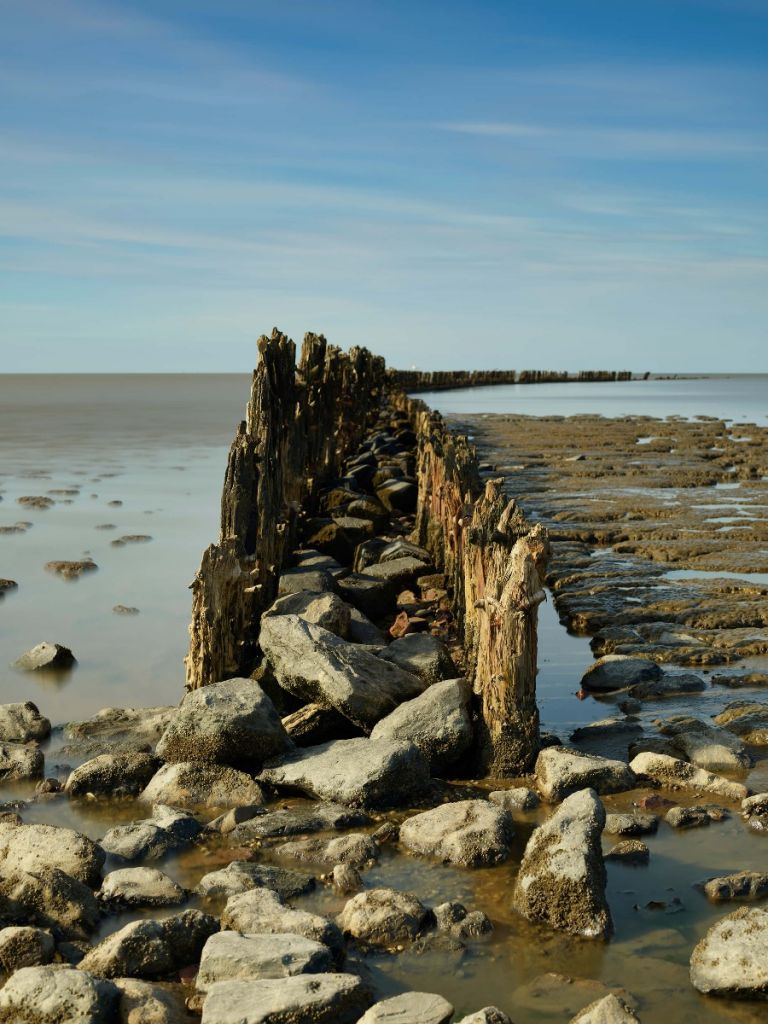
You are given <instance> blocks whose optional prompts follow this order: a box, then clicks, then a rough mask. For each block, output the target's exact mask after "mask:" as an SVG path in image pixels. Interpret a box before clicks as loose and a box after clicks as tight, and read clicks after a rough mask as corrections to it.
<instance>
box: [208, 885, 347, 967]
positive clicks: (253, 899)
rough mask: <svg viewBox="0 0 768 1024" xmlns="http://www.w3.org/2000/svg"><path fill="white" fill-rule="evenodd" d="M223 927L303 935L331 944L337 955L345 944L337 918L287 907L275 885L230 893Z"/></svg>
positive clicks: (247, 931)
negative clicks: (334, 921)
mask: <svg viewBox="0 0 768 1024" xmlns="http://www.w3.org/2000/svg"><path fill="white" fill-rule="evenodd" d="M221 927H222V928H229V929H231V930H232V931H236V932H242V933H243V934H244V935H282V934H285V933H295V934H296V935H303V936H305V938H308V939H313V940H314V941H315V942H322V943H323V944H324V945H326V946H328V948H329V949H331V950H332V951H333V953H334V955H335V956H336V958H337V959H338V958H339V957H340V956H341V955H342V952H343V948H344V944H343V942H342V938H341V932H340V931H339V929H338V928H337V927H336V925H335V924H333V922H331V921H328V920H326V918H324V917H320V916H319V914H310V913H308V912H307V911H306V910H293V909H291V907H286V906H285V905H284V904H283V901H282V900H281V899H280V897H279V896H278V895H277V893H276V892H273V891H272V890H271V889H251V890H250V891H249V892H243V893H239V894H238V895H237V896H230V898H229V899H228V900H227V903H226V906H225V907H224V912H223V913H222V915H221Z"/></svg>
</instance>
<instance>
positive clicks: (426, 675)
mask: <svg viewBox="0 0 768 1024" xmlns="http://www.w3.org/2000/svg"><path fill="white" fill-rule="evenodd" d="M379 657H381V658H383V659H384V661H391V662H392V664H393V665H397V666H399V667H400V668H402V669H405V671H406V672H411V673H412V674H413V675H415V676H418V677H419V678H420V679H422V680H423V681H424V682H425V683H426V684H427V685H428V686H431V685H432V684H433V683H439V682H440V681H441V680H443V679H451V680H455V679H456V666H455V665H454V663H453V658H451V655H450V653H449V652H448V648H447V647H446V646H445V644H444V643H443V641H442V640H439V639H438V638H437V637H436V636H432V635H431V634H430V633H408V634H406V636H401V637H398V639H396V640H393V641H392V643H391V644H390V645H389V647H387V648H386V649H385V650H384V651H383V652H382V653H381V654H380V655H379Z"/></svg>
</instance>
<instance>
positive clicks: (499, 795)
mask: <svg viewBox="0 0 768 1024" xmlns="http://www.w3.org/2000/svg"><path fill="white" fill-rule="evenodd" d="M488 799H489V800H490V801H492V803H494V804H498V806H499V807H503V808H504V809H505V810H506V811H534V810H536V808H537V807H538V806H539V804H540V803H541V797H540V796H539V794H538V793H535V792H534V791H533V790H532V789H529V788H528V786H514V787H513V788H512V789H495V790H493V791H492V792H491V793H489V794H488Z"/></svg>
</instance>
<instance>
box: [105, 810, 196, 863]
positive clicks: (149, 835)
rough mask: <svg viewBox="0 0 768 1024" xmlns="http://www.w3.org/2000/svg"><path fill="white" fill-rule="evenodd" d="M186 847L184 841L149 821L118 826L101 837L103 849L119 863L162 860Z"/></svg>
mask: <svg viewBox="0 0 768 1024" xmlns="http://www.w3.org/2000/svg"><path fill="white" fill-rule="evenodd" d="M184 845H185V843H184V842H183V841H182V840H179V839H177V838H176V836H174V835H172V833H170V832H168V830H167V829H164V828H162V826H160V825H158V824H156V823H155V822H154V821H150V820H149V819H144V820H143V821H132V822H130V823H129V824H127V825H116V826H115V828H111V829H110V830H109V831H108V832H105V833H104V835H103V836H102V837H101V846H102V848H103V849H104V850H106V851H107V853H108V854H109V855H110V857H114V858H115V859H116V860H118V861H134V860H160V859H161V858H162V857H165V856H166V855H167V854H169V853H171V852H172V851H174V850H178V849H179V847H181V846H184Z"/></svg>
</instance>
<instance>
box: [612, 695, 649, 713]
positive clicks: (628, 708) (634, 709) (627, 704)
mask: <svg viewBox="0 0 768 1024" xmlns="http://www.w3.org/2000/svg"><path fill="white" fill-rule="evenodd" d="M616 706H617V707H618V709H619V711H621V712H622V714H624V715H638V714H640V712H641V711H642V710H643V705H642V704H641V703H640V701H639V700H637V699H636V698H635V697H625V698H624V700H620V701H619V702H618V703H617V705H616Z"/></svg>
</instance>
